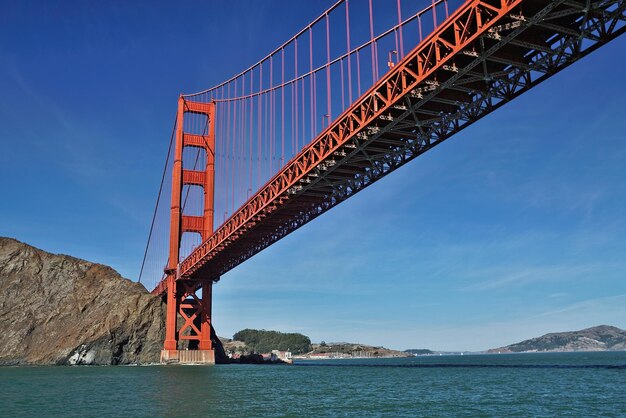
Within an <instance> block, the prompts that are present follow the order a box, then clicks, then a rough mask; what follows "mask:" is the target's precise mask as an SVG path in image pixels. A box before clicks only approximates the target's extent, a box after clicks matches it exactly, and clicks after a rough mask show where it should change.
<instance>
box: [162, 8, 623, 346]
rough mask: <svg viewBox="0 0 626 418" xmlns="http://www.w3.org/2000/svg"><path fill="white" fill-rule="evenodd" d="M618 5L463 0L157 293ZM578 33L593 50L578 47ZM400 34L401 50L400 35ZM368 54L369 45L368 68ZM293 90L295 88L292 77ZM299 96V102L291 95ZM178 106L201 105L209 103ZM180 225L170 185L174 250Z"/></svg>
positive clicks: (572, 46) (514, 81)
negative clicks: (174, 235)
mask: <svg viewBox="0 0 626 418" xmlns="http://www.w3.org/2000/svg"><path fill="white" fill-rule="evenodd" d="M446 6H447V4H446ZM333 7H335V6H333ZM625 8H626V5H625V2H624V0H618V1H608V0H605V1H599V2H594V3H591V4H588V3H587V2H584V1H579V0H552V1H540V0H469V1H467V2H466V3H465V4H464V5H463V6H462V7H460V8H459V9H458V10H457V11H456V12H455V13H454V14H452V15H451V16H450V17H449V18H448V19H446V21H445V22H443V23H442V24H441V25H440V26H439V27H438V28H437V29H436V30H435V31H433V33H431V34H430V35H429V36H428V37H427V38H426V39H424V40H423V42H421V43H420V44H419V45H418V46H417V47H416V48H415V49H413V50H412V51H410V52H408V53H407V54H406V56H405V57H404V59H402V60H401V61H400V62H398V63H397V64H395V65H394V66H393V68H391V69H390V71H389V72H387V73H386V74H385V75H384V76H383V77H382V78H381V79H380V80H378V81H377V82H376V83H375V84H374V86H372V87H371V88H370V89H369V90H368V91H367V92H365V93H364V94H363V95H362V96H361V97H360V98H359V99H357V100H356V101H355V102H354V103H353V104H352V105H351V106H350V107H349V108H348V109H347V110H345V111H344V112H343V113H342V114H341V115H340V116H339V117H338V118H337V119H336V120H335V121H334V122H332V123H331V124H329V126H328V127H327V128H326V129H324V130H323V131H322V133H321V134H320V135H318V137H317V138H316V139H314V140H313V141H312V143H311V144H309V145H308V146H307V147H305V148H304V149H303V150H302V151H301V152H300V153H299V154H298V155H296V156H295V157H294V158H293V159H292V160H290V161H289V162H288V163H287V164H286V165H285V167H283V168H282V170H281V171H280V172H278V173H277V174H276V175H275V176H274V177H273V178H272V179H271V180H270V181H269V182H268V183H266V184H265V185H264V186H263V187H262V188H261V189H260V190H259V191H258V192H256V193H255V194H254V195H253V196H252V197H251V198H250V199H249V200H248V201H247V202H246V203H245V204H244V205H243V206H242V207H241V208H239V210H237V211H236V212H235V213H234V214H233V215H232V216H231V217H230V218H229V219H228V220H226V221H225V222H224V224H223V225H222V226H220V227H219V228H218V229H217V230H216V231H215V233H213V234H212V235H210V236H207V238H206V239H203V243H202V244H201V245H200V246H199V247H198V248H196V249H195V250H194V251H193V252H192V253H191V254H190V255H189V256H188V257H187V258H186V259H185V260H183V261H182V262H181V263H180V266H179V270H178V275H177V276H175V277H174V275H173V274H172V272H173V271H174V270H175V267H176V266H177V264H175V265H173V264H172V260H174V258H173V255H174V253H173V250H172V251H171V252H170V264H169V269H170V270H169V271H170V275H169V276H168V278H167V279H166V280H164V281H162V282H161V283H159V285H157V287H156V288H155V290H154V291H153V293H156V294H163V293H164V292H166V291H168V303H170V300H171V298H170V296H169V289H171V288H172V286H173V284H175V282H176V281H178V282H181V281H182V282H187V281H189V282H193V281H194V280H196V278H198V277H203V278H205V279H207V278H208V279H212V280H217V279H219V276H220V275H221V274H223V273H225V272H226V271H228V270H229V269H230V268H232V267H234V266H235V265H237V264H238V263H240V262H242V261H243V260H245V259H247V258H249V257H250V256H252V255H254V254H255V253H256V252H258V251H260V250H261V249H263V248H265V247H266V246H267V245H270V244H271V243H273V242H275V241H276V240H278V239H280V238H282V237H283V236H285V235H286V234H288V233H290V232H292V231H293V230H295V229H297V228H298V227H299V226H301V225H303V224H304V223H306V222H308V221H310V220H311V219H313V218H314V217H316V216H318V215H319V214H321V213H323V212H325V211H326V210H328V209H329V208H331V207H333V206H334V205H336V204H338V203H340V202H341V201H343V200H345V199H346V198H348V197H350V196H351V195H352V194H354V193H356V192H358V191H359V190H361V189H362V188H364V187H366V186H367V185H369V184H371V183H372V182H374V181H376V180H378V179H379V178H381V177H382V176H384V175H386V174H387V173H389V172H391V171H393V170H395V169H396V168H397V167H399V166H401V165H402V164H404V163H406V162H408V161H409V160H411V159H413V158H415V157H416V156H418V155H420V154H421V153H423V152H425V151H427V150H428V149H431V148H432V147H434V146H435V145H437V144H438V143H440V142H441V141H443V140H445V139H447V138H448V137H450V136H451V135H453V134H454V133H456V132H458V131H460V130H461V129H463V128H464V127H466V126H468V125H469V124H471V123H473V122H475V121H476V120H478V119H480V118H481V117H483V116H484V115H486V114H488V113H490V112H491V111H493V110H495V109H496V108H498V107H499V106H501V105H503V104H504V103H507V102H508V101H510V100H512V99H513V98H515V97H517V96H518V95H520V94H522V93H523V92H525V91H527V90H528V89H530V88H532V87H534V86H535V85H537V84H538V83H540V82H542V81H543V80H545V79H547V78H548V77H550V76H551V75H553V74H554V73H556V72H558V71H559V70H561V69H563V68H565V67H567V66H568V65H570V64H571V63H572V62H574V61H576V60H577V59H579V58H581V57H582V56H584V55H586V54H587V53H589V52H591V51H593V50H594V49H596V48H597V47H599V46H601V45H603V44H604V43H606V42H608V41H610V40H611V39H613V38H615V37H616V36H618V35H620V34H622V33H623V32H624V27H623V26H620V27H619V28H617V29H616V27H617V26H616V22H618V21H623V20H624V19H625V18H624V9H625ZM370 17H371V16H370ZM418 23H419V24H420V30H421V21H418ZM582 39H586V40H589V41H590V45H588V46H584V47H583V45H582V41H581V40H582ZM296 41H297V39H296ZM402 41H403V42H404V43H405V45H404V46H405V47H406V46H407V45H406V43H407V41H408V40H407V38H406V37H403V39H402ZM348 42H349V41H348ZM374 46H375V45H374ZM375 54H376V48H375V47H374V48H373V49H372V64H373V66H372V71H373V72H374V70H376V71H377V68H375V63H376V62H377V60H374V55H375ZM342 62H343V61H342ZM260 64H262V63H260ZM295 65H297V62H296V63H295ZM311 80H312V79H311ZM283 83H284V82H283ZM295 86H296V89H295V90H296V92H297V90H298V83H297V82H296V83H295ZM351 87H352V86H350V88H351ZM302 88H304V80H303V84H302ZM350 91H351V90H350ZM302 99H303V100H304V97H302ZM294 102H295V106H296V107H297V106H298V103H299V102H298V96H296V97H295V100H294ZM184 103H185V104H186V106H187V109H188V110H189V109H195V111H198V112H201V110H200V109H204V107H203V106H210V105H211V104H206V103H196V102H192V101H189V100H188V101H186V102H184ZM258 105H259V107H260V106H261V101H260V100H259V102H258ZM301 110H302V111H304V109H301ZM180 113H181V111H180V104H179V115H180ZM259 117H260V112H259ZM296 120H297V119H296ZM295 132H296V133H297V132H298V126H297V125H296V127H295ZM181 138H182V130H181ZM177 141H178V130H177ZM190 141H198V139H197V138H194V139H191V138H190ZM177 143H178V142H177ZM259 147H260V144H259ZM177 170H178V171H177ZM181 173H182V168H181V166H180V161H179V153H178V148H177V152H176V158H175V164H174V175H173V178H174V183H176V184H180V182H181V181H182V178H181V176H182V177H184V174H181ZM187 176H188V177H191V176H192V175H191V174H187ZM175 192H176V193H175ZM175 195H176V197H175ZM188 222H191V221H188ZM182 223H184V221H182ZM180 230H181V215H180V190H178V189H176V190H174V187H173V189H172V231H173V232H172V234H174V233H176V234H177V239H174V238H173V235H172V238H171V240H170V243H171V245H172V243H173V244H175V245H178V242H179V241H177V240H179V238H180ZM171 248H172V247H171ZM177 255H178V253H177V252H176V258H175V259H176V261H178V258H177ZM197 286H199V285H198V284H196V287H197ZM169 312H170V307H169V306H168V313H169ZM168 321H169V317H168ZM168 323H169V322H168ZM168 338H169V334H168ZM168 341H169V339H168V340H166V345H167V342H168Z"/></svg>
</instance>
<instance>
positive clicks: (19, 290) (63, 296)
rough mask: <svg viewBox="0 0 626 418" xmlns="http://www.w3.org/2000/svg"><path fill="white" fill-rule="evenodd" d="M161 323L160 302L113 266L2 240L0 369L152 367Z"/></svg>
mask: <svg viewBox="0 0 626 418" xmlns="http://www.w3.org/2000/svg"><path fill="white" fill-rule="evenodd" d="M164 324H165V305H164V303H163V302H162V301H161V299H160V298H158V297H155V296H152V295H151V294H150V293H148V291H146V289H145V288H144V287H143V286H142V285H141V284H138V283H134V282H131V281H130V280H127V279H124V278H123V277H122V276H120V275H119V274H118V273H117V272H116V271H115V270H113V269H112V268H111V267H107V266H104V265H102V264H95V263H91V262H89V261H85V260H81V259H78V258H74V257H70V256H67V255H57V254H50V253H48V252H45V251H42V250H39V249H37V248H34V247H32V246H30V245H27V244H24V243H21V242H19V241H17V240H14V239H11V238H2V237H0V365H29V364H30V365H48V364H50V365H52V364H59V365H65V364H136V363H154V362H158V361H159V358H160V353H161V348H162V347H163V339H164V335H165V331H164ZM216 348H218V347H216ZM220 354H221V353H219V352H217V351H216V357H219V355H220ZM218 360H219V359H218Z"/></svg>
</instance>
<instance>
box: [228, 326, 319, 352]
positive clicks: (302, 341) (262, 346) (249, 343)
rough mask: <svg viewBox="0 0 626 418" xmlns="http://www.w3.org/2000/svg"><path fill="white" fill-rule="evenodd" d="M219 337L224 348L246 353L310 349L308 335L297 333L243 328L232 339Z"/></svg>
mask: <svg viewBox="0 0 626 418" xmlns="http://www.w3.org/2000/svg"><path fill="white" fill-rule="evenodd" d="M221 339H222V342H223V344H224V348H225V349H227V350H230V351H232V352H239V353H246V354H250V353H269V352H271V351H272V350H281V351H287V350H289V351H291V352H292V353H293V354H301V353H306V352H309V351H310V350H311V340H310V339H309V337H307V336H306V335H302V334H298V333H284V332H278V331H266V330H257V329H244V330H241V331H239V332H236V333H235V335H233V339H232V340H230V339H225V338H221Z"/></svg>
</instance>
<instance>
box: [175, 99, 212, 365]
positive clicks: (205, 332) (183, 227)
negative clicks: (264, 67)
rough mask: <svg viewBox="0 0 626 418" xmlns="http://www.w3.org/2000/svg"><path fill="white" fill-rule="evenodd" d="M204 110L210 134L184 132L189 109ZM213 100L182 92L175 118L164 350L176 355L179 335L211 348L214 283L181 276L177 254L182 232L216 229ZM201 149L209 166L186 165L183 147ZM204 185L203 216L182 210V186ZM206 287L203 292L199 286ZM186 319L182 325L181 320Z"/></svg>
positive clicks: (208, 232)
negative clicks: (187, 97) (189, 98)
mask: <svg viewBox="0 0 626 418" xmlns="http://www.w3.org/2000/svg"><path fill="white" fill-rule="evenodd" d="M193 113H195V114H200V115H205V116H206V117H207V119H208V126H209V129H208V132H207V133H206V135H198V134H192V133H186V132H185V131H184V118H185V114H193ZM214 121H215V105H214V104H213V103H196V102H190V101H186V100H185V99H184V98H183V97H182V96H181V97H180V98H179V100H178V113H177V118H176V134H175V135H176V136H175V151H174V165H173V172H172V198H171V199H172V201H171V218H170V250H169V260H168V264H167V268H166V270H165V272H166V274H167V277H166V278H165V279H164V281H163V283H165V286H167V290H166V291H167V296H166V301H167V314H166V315H167V317H166V325H165V334H166V337H165V343H164V346H163V348H164V350H166V351H170V352H172V354H171V355H170V354H166V357H175V354H174V353H173V352H174V351H175V350H177V349H178V341H179V340H191V341H194V342H195V345H196V348H198V349H200V350H211V349H212V343H211V297H212V285H213V282H212V281H211V280H209V279H208V278H195V279H194V280H179V279H180V268H179V254H180V244H181V237H182V234H183V233H184V232H194V233H198V234H200V235H201V237H202V239H203V240H206V239H208V237H209V236H210V235H211V233H212V232H213V217H214V213H213V212H214V209H213V208H214V189H215V154H214V153H215V126H214ZM185 147H194V148H200V149H202V150H204V151H205V153H206V166H205V168H204V170H203V171H199V170H187V169H183V149H184V148H185ZM185 185H187V186H200V187H202V188H203V190H204V199H203V206H204V209H203V215H202V216H190V215H184V214H183V213H182V209H181V203H182V202H181V198H182V190H183V187H184V186H185ZM199 289H202V293H201V295H198V293H197V291H198V290H199ZM179 317H180V318H182V320H183V324H182V326H181V327H180V328H178V324H177V322H178V321H177V319H178V318H179Z"/></svg>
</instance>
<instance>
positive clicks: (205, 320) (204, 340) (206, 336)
mask: <svg viewBox="0 0 626 418" xmlns="http://www.w3.org/2000/svg"><path fill="white" fill-rule="evenodd" d="M212 297H213V282H212V281H211V280H205V281H204V282H203V283H202V314H201V323H200V343H199V345H198V348H199V349H200V350H213V342H212V341H211V305H212V302H213V300H212Z"/></svg>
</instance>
